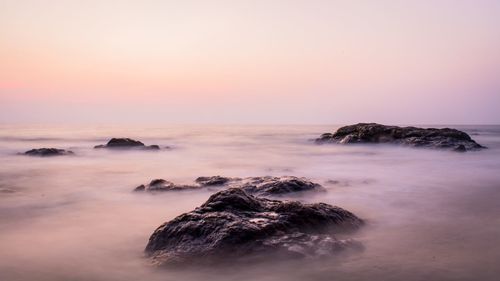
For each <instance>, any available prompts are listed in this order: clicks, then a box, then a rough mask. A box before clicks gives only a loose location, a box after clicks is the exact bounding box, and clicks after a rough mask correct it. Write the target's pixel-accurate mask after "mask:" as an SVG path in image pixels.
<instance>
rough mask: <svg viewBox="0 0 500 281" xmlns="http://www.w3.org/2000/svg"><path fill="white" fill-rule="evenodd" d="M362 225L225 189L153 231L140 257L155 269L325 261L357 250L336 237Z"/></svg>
mask: <svg viewBox="0 0 500 281" xmlns="http://www.w3.org/2000/svg"><path fill="white" fill-rule="evenodd" d="M362 224H363V221H362V220H361V219H359V218H358V217H356V216H355V215H354V214H352V213H350V212H348V211H346V210H344V209H342V208H339V207H334V206H331V205H328V204H324V203H316V204H303V203H300V202H297V201H277V200H270V199H265V198H260V197H255V196H253V195H250V194H248V193H247V192H245V191H244V190H242V189H239V188H230V189H227V190H223V191H220V192H217V193H215V194H213V195H212V196H210V198H209V199H208V200H207V201H206V202H205V203H204V204H203V205H201V206H200V207H198V208H196V209H195V210H194V211H191V212H189V213H185V214H182V215H180V216H178V217H176V218H174V219H173V220H171V221H169V222H166V223H164V224H162V225H161V226H160V227H158V228H157V229H156V230H155V231H154V233H153V234H152V235H151V237H150V239H149V242H148V244H147V246H146V249H145V253H146V255H147V256H148V257H149V258H150V259H151V260H152V262H153V264H156V265H179V264H188V265H191V264H211V263H214V262H225V261H230V262H235V261H245V260H246V261H248V260H253V259H256V260H259V259H260V258H263V257H269V256H275V255H277V256H279V257H280V258H302V257H311V256H312V257H316V256H324V255H331V254H333V253H335V252H337V251H338V250H342V249H346V248H359V247H360V244H359V243H357V242H355V241H353V240H339V239H337V238H336V237H335V234H339V233H349V232H351V231H354V230H356V229H358V228H359V227H360V226H361V225H362Z"/></svg>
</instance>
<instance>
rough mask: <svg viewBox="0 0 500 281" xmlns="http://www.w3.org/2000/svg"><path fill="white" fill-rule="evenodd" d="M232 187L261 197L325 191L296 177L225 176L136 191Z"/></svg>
mask: <svg viewBox="0 0 500 281" xmlns="http://www.w3.org/2000/svg"><path fill="white" fill-rule="evenodd" d="M211 187H213V188H217V187H223V188H224V187H226V188H227V187H231V188H240V189H243V190H244V191H246V192H248V193H251V194H254V195H259V196H279V195H291V194H298V193H301V192H306V191H325V188H324V187H323V186H321V185H320V184H317V183H314V182H312V181H310V180H308V179H306V178H299V177H294V176H282V177H271V176H264V177H248V178H231V177H223V176H209V177H198V178H197V179H196V180H195V184H193V185H177V184H174V183H172V182H170V181H167V180H164V179H155V180H153V181H151V182H150V183H149V184H147V185H140V186H138V187H136V188H135V191H176V190H177V191H179V190H190V189H198V188H211Z"/></svg>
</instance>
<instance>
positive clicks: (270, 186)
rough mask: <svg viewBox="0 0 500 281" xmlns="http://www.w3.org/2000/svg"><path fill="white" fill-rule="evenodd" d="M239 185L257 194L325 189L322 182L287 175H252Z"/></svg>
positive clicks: (278, 193)
mask: <svg viewBox="0 0 500 281" xmlns="http://www.w3.org/2000/svg"><path fill="white" fill-rule="evenodd" d="M236 187H239V188H241V189H243V190H245V191H246V192H249V193H252V194H256V195H282V194H289V193H295V192H303V191H325V189H324V187H323V186H321V185H320V184H317V183H314V182H311V181H309V180H307V179H306V178H299V177H293V176H285V177H252V178H247V179H245V180H243V181H242V184H241V185H240V186H236Z"/></svg>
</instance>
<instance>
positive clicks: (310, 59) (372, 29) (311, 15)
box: [0, 0, 500, 124]
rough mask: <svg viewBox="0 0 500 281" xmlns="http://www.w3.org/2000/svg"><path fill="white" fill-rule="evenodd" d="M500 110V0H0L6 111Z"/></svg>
mask: <svg viewBox="0 0 500 281" xmlns="http://www.w3.org/2000/svg"><path fill="white" fill-rule="evenodd" d="M366 121H374V122H381V123H390V124H484V123H488V124H495V123H500V1H480V0H470V1H458V0H457V1H446V0H442V1H441V0H428V1H368V0H366V1H334V0H331V1H326V0H325V1H294V0H286V1H285V0H283V1H272V0H267V1H259V0H254V1H238V0H232V1H215V0H214V1H202V0H200V1H186V0H183V1H148V0H143V1H124V0H123V1H91V0H90V1H71V0H61V1H57V0H52V1H51V0H47V1H36V0H33V1H23V0H12V1H10V0H0V122H3V123H9V122H42V123H43V122H50V123H53V122H83V123H85V122H92V123H94V122H103V123H124V122H125V123H126V122H138V123H140V122H154V123H253V124H265V123H273V124H274V123H293V124H297V123H306V124H307V123H333V124H344V123H353V122H366Z"/></svg>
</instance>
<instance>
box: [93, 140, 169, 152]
mask: <svg viewBox="0 0 500 281" xmlns="http://www.w3.org/2000/svg"><path fill="white" fill-rule="evenodd" d="M94 148H118V149H130V148H139V149H150V150H158V149H160V147H159V146H158V145H156V144H154V145H148V146H146V145H144V143H142V142H140V141H137V140H133V139H129V138H112V139H111V140H109V141H108V143H107V144H101V145H96V146H94Z"/></svg>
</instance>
